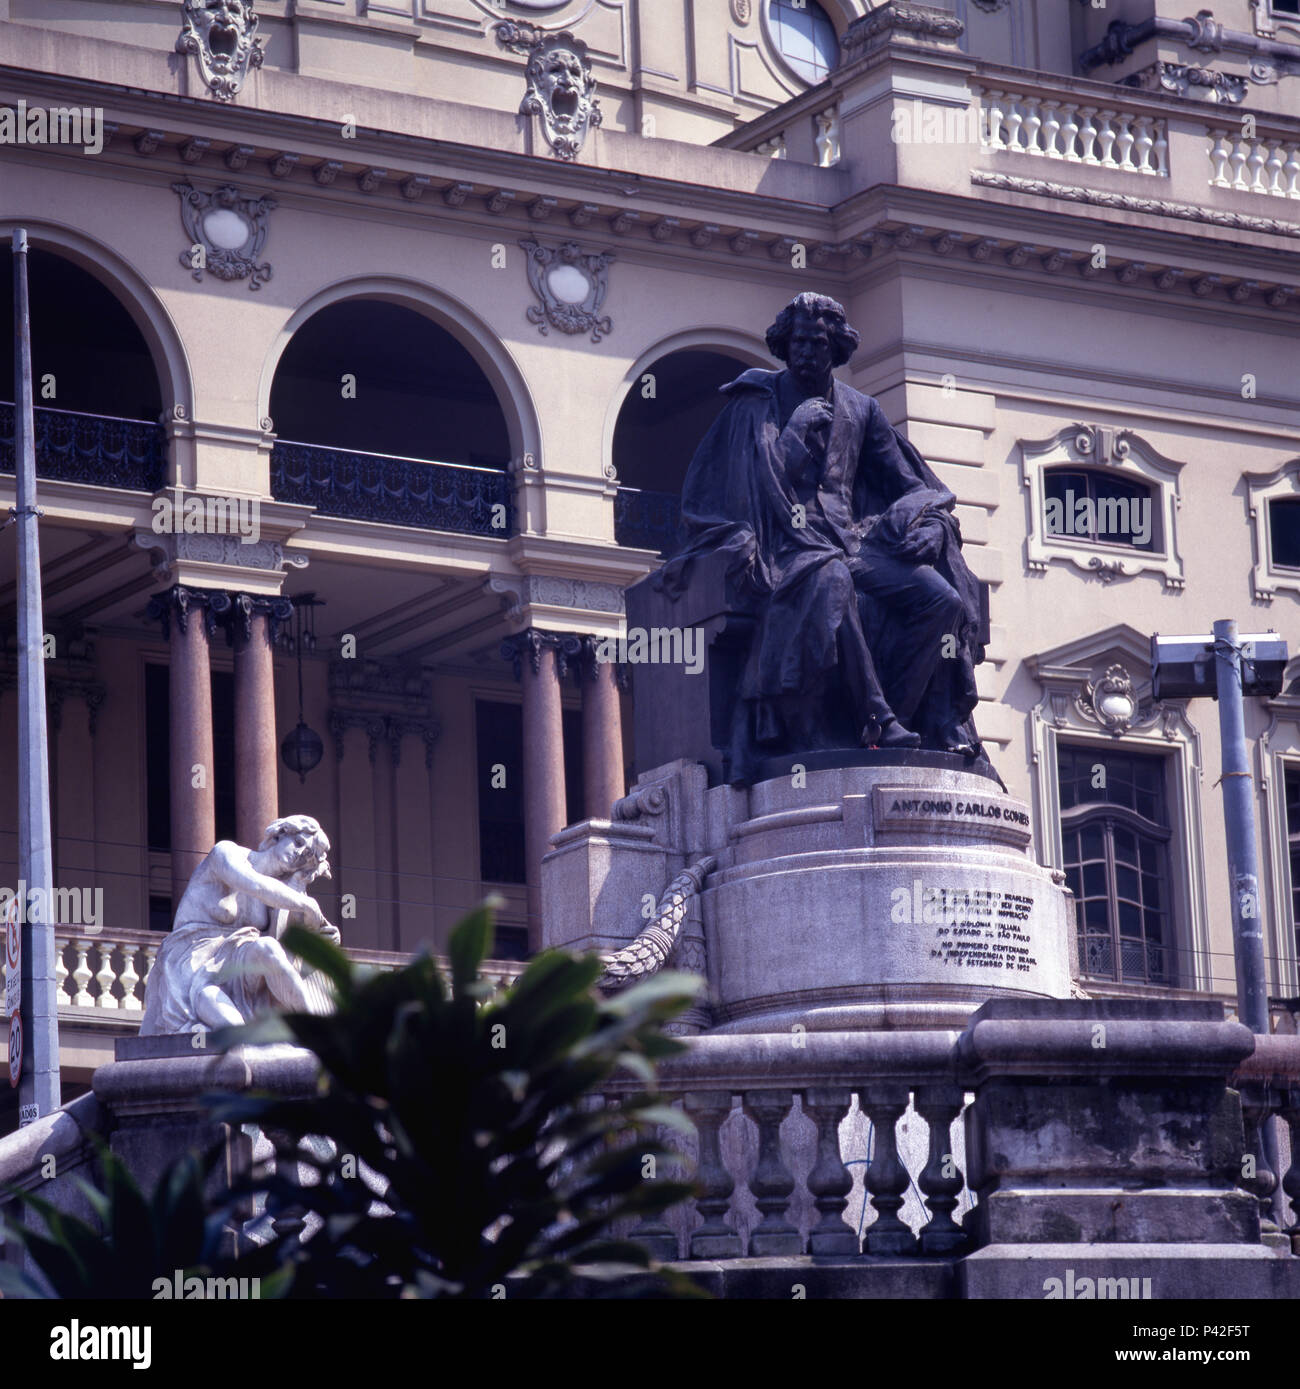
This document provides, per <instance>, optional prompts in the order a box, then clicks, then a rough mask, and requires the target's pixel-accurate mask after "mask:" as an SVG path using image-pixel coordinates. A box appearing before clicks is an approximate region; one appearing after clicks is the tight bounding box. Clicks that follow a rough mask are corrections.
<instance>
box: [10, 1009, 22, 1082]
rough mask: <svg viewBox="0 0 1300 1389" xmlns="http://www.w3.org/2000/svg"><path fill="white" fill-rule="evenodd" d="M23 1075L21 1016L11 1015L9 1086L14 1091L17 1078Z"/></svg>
mask: <svg viewBox="0 0 1300 1389" xmlns="http://www.w3.org/2000/svg"><path fill="white" fill-rule="evenodd" d="M22 1073H23V1015H22V1014H21V1013H12V1014H10V1017H9V1084H10V1085H11V1086H12V1087H13V1088H14V1089H15V1090H16V1089H17V1088H18V1078H19V1076H21V1075H22Z"/></svg>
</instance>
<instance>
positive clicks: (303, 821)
mask: <svg viewBox="0 0 1300 1389" xmlns="http://www.w3.org/2000/svg"><path fill="white" fill-rule="evenodd" d="M292 834H306V835H310V836H311V853H312V858H313V860H314V865H313V871H312V874H311V877H310V878H309V879H308V882H315V881H316V879H317V878H328V877H330V876H331V874H330V864H329V851H330V841H329V836H328V835H327V834H326V833H325V831H324V830H323V829H321V827H320V821H319V820H316V819H313V817H312V816H310V815H285V816H282V817H281V818H280V819H279V820H273V821H272V822H271V823H270V824H269V825H267V827H266V833H265V834H264V835H263V836H262V842H261V843H260V844H259V845H258V846H257V847H258V849H259V850H260V851H262V852H265V851H266V850H267V849H270V848H272V847H273V846H274V845H275V844H276V843H277V842H278V841H279V840H281V839H283V838H285V836H287V835H292Z"/></svg>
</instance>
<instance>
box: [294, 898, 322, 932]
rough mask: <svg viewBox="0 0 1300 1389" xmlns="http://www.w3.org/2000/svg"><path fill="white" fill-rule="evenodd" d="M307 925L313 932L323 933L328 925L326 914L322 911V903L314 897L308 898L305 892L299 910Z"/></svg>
mask: <svg viewBox="0 0 1300 1389" xmlns="http://www.w3.org/2000/svg"><path fill="white" fill-rule="evenodd" d="M299 911H300V912H301V913H302V915H303V918H304V919H305V920H306V922H307V925H308V926H310V927H311V929H312V930H313V931H322V932H323V929H324V927H325V925H326V922H325V913H324V912H323V911H321V909H320V903H319V902H317V900H316V899H315V898H314V897H308V896H307V894H306V893H305V892H304V893H303V895H302V906H301V907H300V908H299Z"/></svg>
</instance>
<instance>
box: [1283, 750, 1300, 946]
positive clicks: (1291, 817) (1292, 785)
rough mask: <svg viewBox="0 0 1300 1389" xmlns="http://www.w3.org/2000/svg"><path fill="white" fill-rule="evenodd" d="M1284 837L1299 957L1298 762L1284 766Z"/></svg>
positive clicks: (1293, 924) (1299, 849) (1299, 804)
mask: <svg viewBox="0 0 1300 1389" xmlns="http://www.w3.org/2000/svg"><path fill="white" fill-rule="evenodd" d="M1286 839H1287V848H1288V850H1289V853H1288V858H1289V860H1290V865H1291V929H1292V930H1293V931H1294V932H1295V938H1296V955H1297V957H1298V958H1300V764H1288V765H1287V768H1286Z"/></svg>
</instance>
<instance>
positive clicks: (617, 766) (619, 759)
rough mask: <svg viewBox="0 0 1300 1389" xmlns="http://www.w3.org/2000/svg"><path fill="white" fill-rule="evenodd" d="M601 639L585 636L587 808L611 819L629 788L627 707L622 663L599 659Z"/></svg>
mask: <svg viewBox="0 0 1300 1389" xmlns="http://www.w3.org/2000/svg"><path fill="white" fill-rule="evenodd" d="M598 641H599V638H596V637H583V638H582V659H581V661H580V662H579V666H578V680H579V682H580V684H581V686H582V771H583V782H584V785H583V811H584V814H585V815H586V816H587V818H588V819H589V820H607V819H609V813H610V809H611V807H612V806H613V804H614V802H615V801H618V800H622V798H623V796H624V795H625V794H626V791H627V787H626V785H625V783H624V780H623V710H622V701H621V696H620V693H619V670H620V668H619V666H618V665H617V664H616V663H615V662H613V661H605V662H601V661H598V660H596V647H597V644H598Z"/></svg>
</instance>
